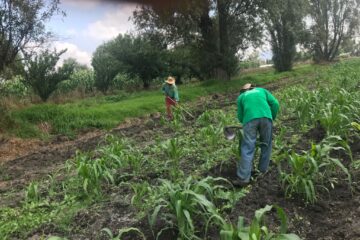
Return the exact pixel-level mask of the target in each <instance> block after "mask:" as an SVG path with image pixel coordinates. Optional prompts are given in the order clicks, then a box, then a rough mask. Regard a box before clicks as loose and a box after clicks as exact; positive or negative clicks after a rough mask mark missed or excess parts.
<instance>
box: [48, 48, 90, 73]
mask: <svg viewBox="0 0 360 240" xmlns="http://www.w3.org/2000/svg"><path fill="white" fill-rule="evenodd" d="M54 48H56V50H57V51H61V50H63V49H67V51H66V52H65V53H64V54H63V55H61V58H60V61H59V65H62V63H63V61H64V60H65V59H67V58H75V59H76V60H77V61H78V62H79V63H81V64H86V65H87V66H89V67H90V66H91V54H90V53H88V52H86V51H83V50H81V49H80V48H79V47H78V46H76V45H75V44H73V43H68V42H55V43H54Z"/></svg>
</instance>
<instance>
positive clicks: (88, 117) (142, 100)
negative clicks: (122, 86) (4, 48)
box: [0, 65, 323, 138]
mask: <svg viewBox="0 0 360 240" xmlns="http://www.w3.org/2000/svg"><path fill="white" fill-rule="evenodd" d="M321 68H323V66H315V65H300V66H297V67H296V68H295V69H294V70H293V71H291V72H285V73H275V72H274V71H273V70H272V69H266V70H264V69H261V71H254V72H251V73H246V74H244V75H242V76H240V77H236V78H234V79H232V81H229V82H224V81H207V82H202V83H193V84H188V85H183V86H179V92H180V98H181V102H189V101H194V100H196V99H197V98H198V97H201V96H206V95H209V94H213V93H225V92H231V91H232V92H236V91H237V90H238V89H239V88H240V87H241V86H242V85H243V84H244V83H246V82H251V83H254V84H257V85H261V84H265V83H269V82H274V81H277V80H280V79H284V78H289V79H290V78H303V77H306V76H311V75H313V74H314V73H316V72H318V71H319V69H321ZM163 111H164V99H163V96H162V94H161V92H160V90H151V91H140V92H138V93H134V94H131V95H130V96H127V97H124V96H121V95H112V96H104V97H95V98H88V99H84V100H79V101H78V102H75V103H67V104H60V105H58V104H38V105H33V106H30V107H28V108H25V109H20V110H14V111H12V112H11V113H10V119H9V121H11V124H7V125H8V126H10V127H4V126H0V129H3V131H4V132H5V133H6V134H7V135H12V136H18V137H22V138H29V137H31V138H33V137H35V138H39V137H40V138H48V137H49V134H44V132H42V131H40V128H41V127H40V128H39V125H43V126H44V125H45V126H46V128H47V129H49V130H50V135H57V134H64V135H67V136H75V135H76V133H77V132H78V131H80V130H85V129H89V128H98V129H111V128H113V127H115V126H116V125H117V124H119V123H121V122H122V121H123V120H124V119H126V118H129V117H140V116H143V115H145V114H148V113H151V112H163Z"/></svg>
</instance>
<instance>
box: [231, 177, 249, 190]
mask: <svg viewBox="0 0 360 240" xmlns="http://www.w3.org/2000/svg"><path fill="white" fill-rule="evenodd" d="M232 184H233V185H234V186H235V187H240V188H243V187H246V186H247V185H249V184H250V182H245V181H242V180H241V179H239V178H238V179H236V180H233V181H232Z"/></svg>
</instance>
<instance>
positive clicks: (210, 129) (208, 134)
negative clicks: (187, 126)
mask: <svg viewBox="0 0 360 240" xmlns="http://www.w3.org/2000/svg"><path fill="white" fill-rule="evenodd" d="M221 134H222V128H221V127H214V126H213V125H209V126H207V127H204V128H202V129H201V130H200V136H201V139H202V140H203V141H204V142H205V143H207V144H208V145H210V146H216V145H217V144H219V141H220V140H221V139H222V136H221Z"/></svg>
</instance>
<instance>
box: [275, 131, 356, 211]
mask: <svg viewBox="0 0 360 240" xmlns="http://www.w3.org/2000/svg"><path fill="white" fill-rule="evenodd" d="M338 144H342V145H343V146H345V145H344V144H345V143H344V142H343V141H342V140H341V138H340V137H337V136H330V137H328V138H326V139H324V140H323V141H322V142H321V143H320V144H317V145H316V144H312V146H311V149H310V151H307V152H306V151H303V153H302V154H297V153H295V152H292V153H290V154H289V155H288V164H289V166H290V170H289V172H288V171H286V170H282V169H281V165H280V164H279V171H280V178H281V182H282V186H283V188H284V189H285V195H286V196H287V197H292V196H293V195H294V194H298V195H301V196H304V197H305V202H306V203H312V204H313V203H314V202H315V201H316V200H317V189H319V188H322V189H325V190H326V191H328V188H327V185H330V186H331V187H332V188H334V184H335V183H336V182H337V181H338V179H337V178H335V177H334V175H335V174H336V171H337V170H341V171H342V172H343V173H345V175H346V178H347V181H348V183H349V185H350V184H351V175H350V173H349V171H348V169H347V168H346V167H345V166H344V165H343V164H342V163H341V161H340V160H339V159H336V158H333V157H330V153H331V152H332V151H335V150H344V151H346V148H347V149H348V150H347V151H349V150H350V149H349V148H348V146H347V147H346V148H344V147H342V146H337V145H338Z"/></svg>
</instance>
